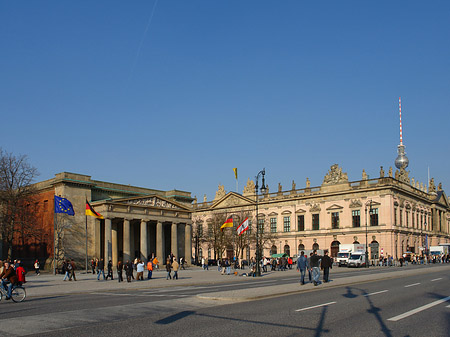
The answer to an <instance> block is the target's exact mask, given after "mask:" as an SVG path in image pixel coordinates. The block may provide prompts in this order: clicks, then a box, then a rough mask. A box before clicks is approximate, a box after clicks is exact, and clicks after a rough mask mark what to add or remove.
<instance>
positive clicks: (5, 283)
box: [0, 260, 26, 300]
mask: <svg viewBox="0 0 450 337" xmlns="http://www.w3.org/2000/svg"><path fill="white" fill-rule="evenodd" d="M25 274H26V271H25V269H24V267H23V266H22V263H21V261H20V260H15V261H14V263H11V262H10V261H8V260H6V261H0V280H1V282H2V283H1V287H2V288H3V289H4V290H5V291H6V294H7V295H6V299H7V300H9V299H10V298H11V294H12V288H13V287H14V286H15V285H21V284H23V283H25V282H26V281H25Z"/></svg>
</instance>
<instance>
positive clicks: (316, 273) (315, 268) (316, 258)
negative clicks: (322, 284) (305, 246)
mask: <svg viewBox="0 0 450 337" xmlns="http://www.w3.org/2000/svg"><path fill="white" fill-rule="evenodd" d="M321 259H322V256H320V255H317V251H316V250H315V249H314V251H313V255H312V256H311V260H310V263H311V268H312V274H313V281H314V285H315V286H318V285H319V278H320V267H319V266H320V260H321Z"/></svg>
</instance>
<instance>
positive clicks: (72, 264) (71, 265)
mask: <svg viewBox="0 0 450 337" xmlns="http://www.w3.org/2000/svg"><path fill="white" fill-rule="evenodd" d="M68 267H69V271H70V275H69V281H72V279H73V280H74V281H76V280H77V278H76V277H75V261H74V260H73V259H72V260H70V261H69V263H68Z"/></svg>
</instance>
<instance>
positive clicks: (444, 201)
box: [434, 191, 450, 208]
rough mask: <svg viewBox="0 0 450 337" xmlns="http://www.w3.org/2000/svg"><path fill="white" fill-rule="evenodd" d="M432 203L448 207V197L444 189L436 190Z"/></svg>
mask: <svg viewBox="0 0 450 337" xmlns="http://www.w3.org/2000/svg"><path fill="white" fill-rule="evenodd" d="M434 203H436V204H439V205H441V206H443V207H445V208H449V207H450V204H449V202H448V198H447V196H446V195H445V192H444V191H438V192H437V197H436V199H435V200H434Z"/></svg>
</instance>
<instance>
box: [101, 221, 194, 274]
mask: <svg viewBox="0 0 450 337" xmlns="http://www.w3.org/2000/svg"><path fill="white" fill-rule="evenodd" d="M136 226H138V227H139V228H136ZM101 232H102V231H101V230H99V231H98V234H100V233H101ZM102 234H103V233H102ZM102 234H100V235H99V236H100V240H97V241H96V251H97V252H98V255H99V256H100V255H103V256H104V260H105V261H109V260H112V263H113V265H114V266H116V265H117V262H118V261H119V260H122V261H123V262H126V261H127V260H132V259H134V258H135V257H138V258H140V259H142V260H147V258H148V257H149V256H152V255H154V256H156V257H157V258H158V260H159V261H160V263H161V264H163V263H165V259H166V258H167V256H166V255H169V254H170V253H173V254H174V255H175V256H176V257H177V259H179V258H180V257H184V258H185V261H186V262H187V263H188V264H190V263H191V257H192V239H191V235H192V228H191V224H190V223H181V222H180V223H177V222H168V221H163V220H146V219H140V220H139V219H127V218H105V220H104V235H102ZM136 235H137V237H136ZM102 249H104V251H103V253H104V254H101V250H102Z"/></svg>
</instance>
